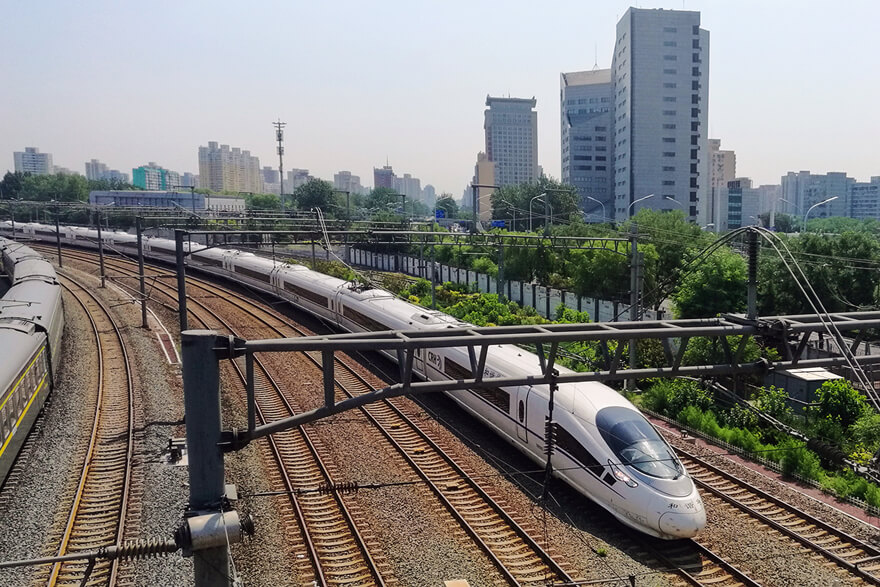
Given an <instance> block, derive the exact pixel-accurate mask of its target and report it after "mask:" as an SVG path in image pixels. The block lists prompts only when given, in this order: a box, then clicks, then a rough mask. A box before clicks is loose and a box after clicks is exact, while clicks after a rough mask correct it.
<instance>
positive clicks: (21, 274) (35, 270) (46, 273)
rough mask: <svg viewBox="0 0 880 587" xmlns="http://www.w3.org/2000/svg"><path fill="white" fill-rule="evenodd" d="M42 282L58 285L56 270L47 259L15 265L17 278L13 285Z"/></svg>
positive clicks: (26, 260)
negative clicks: (34, 281)
mask: <svg viewBox="0 0 880 587" xmlns="http://www.w3.org/2000/svg"><path fill="white" fill-rule="evenodd" d="M34 279H36V280H40V281H45V282H46V283H57V281H58V275H57V274H56V273H55V268H54V267H53V266H52V264H51V263H49V262H48V261H46V260H45V259H43V258H42V257H41V258H38V259H25V260H24V261H20V262H18V263H16V264H15V276H14V278H13V280H12V283H13V284H16V283H21V282H23V281H28V280H34Z"/></svg>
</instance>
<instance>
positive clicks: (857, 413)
mask: <svg viewBox="0 0 880 587" xmlns="http://www.w3.org/2000/svg"><path fill="white" fill-rule="evenodd" d="M816 400H817V403H818V404H819V405H817V406H815V407H811V408H810V411H811V413H813V414H815V415H816V416H818V417H819V418H823V419H825V420H828V421H831V422H834V423H836V424H837V425H838V426H840V427H841V428H842V429H843V431H846V430H848V429H849V427H850V426H852V425H853V424H855V423H856V421H857V420H858V419H859V418H861V417H862V416H864V415H865V414H867V413H869V411H870V407H869V406H868V403H867V402H866V401H865V398H864V396H863V395H862V394H861V393H859V392H858V391H857V390H856V389H854V388H853V386H852V385H850V384H849V382H847V381H846V380H844V379H834V380H831V381H826V382H825V383H823V384H822V387H820V388H819V390H818V391H817V392H816Z"/></svg>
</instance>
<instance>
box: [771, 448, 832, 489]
mask: <svg viewBox="0 0 880 587" xmlns="http://www.w3.org/2000/svg"><path fill="white" fill-rule="evenodd" d="M779 448H781V449H784V450H781V451H780V452H779V454H780V459H779V463H780V464H781V465H782V472H783V473H784V474H786V475H793V474H795V473H796V474H798V475H800V476H801V477H805V478H807V479H812V480H814V481H819V480H821V479H822V477H823V476H824V471H823V470H822V464H821V462H820V461H819V457H818V456H816V453H814V452H813V451H811V450H808V449H806V448H805V447H804V446H803V445H802V444H801V443H800V441H797V440H794V439H787V440H785V441H784V442H783V443H782V444H781V445H780V446H779Z"/></svg>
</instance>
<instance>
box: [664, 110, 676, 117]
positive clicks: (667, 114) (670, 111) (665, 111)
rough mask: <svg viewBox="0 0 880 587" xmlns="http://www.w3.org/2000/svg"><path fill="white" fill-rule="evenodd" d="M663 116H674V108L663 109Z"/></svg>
mask: <svg viewBox="0 0 880 587" xmlns="http://www.w3.org/2000/svg"><path fill="white" fill-rule="evenodd" d="M663 116H675V110H664V111H663Z"/></svg>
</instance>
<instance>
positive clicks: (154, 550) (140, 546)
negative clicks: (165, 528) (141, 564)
mask: <svg viewBox="0 0 880 587" xmlns="http://www.w3.org/2000/svg"><path fill="white" fill-rule="evenodd" d="M177 550H178V546H177V543H176V542H175V541H174V540H162V539H159V538H151V539H149V540H131V541H127V542H123V543H122V545H121V546H105V547H103V548H99V549H98V556H99V557H102V558H107V559H111V560H112V559H117V558H120V559H140V558H155V557H158V556H164V555H166V554H171V553H172V552H177Z"/></svg>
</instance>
